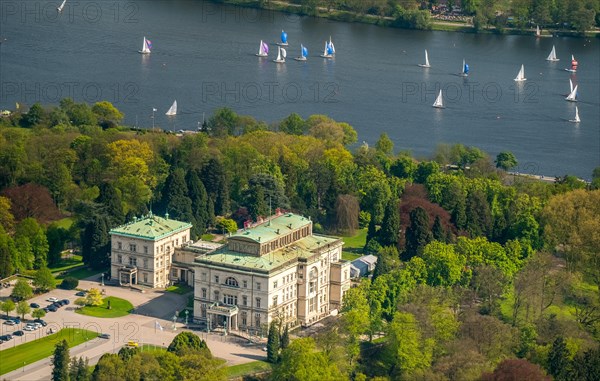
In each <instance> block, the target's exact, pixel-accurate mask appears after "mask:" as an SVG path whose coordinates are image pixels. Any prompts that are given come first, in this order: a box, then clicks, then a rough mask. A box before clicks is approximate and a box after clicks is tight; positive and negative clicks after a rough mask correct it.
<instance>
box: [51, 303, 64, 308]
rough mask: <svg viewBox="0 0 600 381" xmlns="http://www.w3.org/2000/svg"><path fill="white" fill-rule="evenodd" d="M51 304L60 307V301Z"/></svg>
mask: <svg viewBox="0 0 600 381" xmlns="http://www.w3.org/2000/svg"><path fill="white" fill-rule="evenodd" d="M52 305H53V306H54V307H56V308H60V307H62V304H60V302H54V303H52Z"/></svg>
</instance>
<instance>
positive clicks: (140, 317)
mask: <svg viewBox="0 0 600 381" xmlns="http://www.w3.org/2000/svg"><path fill="white" fill-rule="evenodd" d="M91 287H96V288H101V289H102V288H103V289H104V290H105V291H106V296H116V297H119V298H123V299H126V300H129V301H130V302H131V303H132V304H133V305H134V308H135V310H134V313H133V314H130V315H127V316H123V317H120V318H110V319H107V318H96V317H92V316H86V315H80V314H77V313H75V311H74V310H75V306H74V304H73V301H74V300H75V299H77V297H76V296H75V292H76V291H67V290H59V289H57V290H53V291H51V292H50V293H47V294H44V295H41V296H37V297H34V298H32V299H31V300H29V301H28V302H29V303H33V302H35V303H38V304H40V305H41V306H45V305H47V304H48V302H46V301H45V300H46V299H47V298H48V297H51V296H53V297H56V298H58V299H69V300H70V301H71V304H69V305H68V306H65V307H62V308H60V309H59V310H58V311H57V312H49V313H48V314H47V315H46V316H45V317H44V320H45V321H46V322H47V323H48V326H47V327H44V328H42V329H39V330H37V331H34V332H28V333H26V335H25V336H22V337H17V336H15V337H14V338H13V340H11V341H8V342H6V343H2V344H0V350H3V349H7V348H12V347H14V346H17V347H18V345H20V344H22V343H25V342H30V341H32V340H35V339H38V338H40V337H43V336H45V335H46V334H47V330H48V329H49V328H51V327H52V328H53V329H55V330H59V329H61V328H66V327H75V328H82V329H87V330H90V331H94V332H98V333H108V334H110V336H111V338H110V339H100V338H96V339H93V340H90V341H88V342H86V343H84V344H81V345H79V346H77V347H74V348H71V356H77V357H87V358H88V359H89V361H90V365H93V364H96V363H97V362H98V360H99V358H100V357H101V356H102V354H104V353H108V352H112V353H115V352H118V351H119V349H120V348H121V347H123V346H124V345H125V344H127V342H128V341H129V340H135V341H138V342H139V343H140V345H143V344H153V345H159V346H168V345H169V343H170V342H171V340H173V337H175V335H176V334H177V333H179V332H181V331H182V330H185V327H184V324H183V323H181V322H178V323H177V324H176V330H175V331H174V330H173V321H172V320H170V317H172V316H173V315H174V312H175V310H179V311H181V310H182V309H183V308H184V307H185V306H186V304H187V303H186V297H185V296H181V295H177V294H174V293H170V292H162V291H149V292H145V293H141V292H139V291H135V290H130V289H128V288H124V287H111V286H104V287H102V286H100V285H99V284H98V282H96V281H80V283H79V288H84V289H89V288H91ZM6 292H7V291H6V289H5V291H4V292H3V294H4V293H6ZM157 322H158V324H160V327H162V328H163V329H162V330H161V329H159V328H158V325H157V324H156V323H157ZM25 323H26V322H24V323H22V324H21V325H23V324H25ZM21 328H22V327H21ZM1 329H2V333H3V334H4V333H11V332H13V331H15V330H16V329H18V328H17V327H14V326H12V327H11V326H7V325H5V324H2V328H1ZM192 332H194V333H196V334H198V336H200V337H201V338H202V339H204V340H206V342H207V344H208V347H209V348H210V350H211V352H212V353H213V355H214V356H216V357H219V358H222V359H224V360H226V361H227V363H228V365H236V364H243V363H246V362H250V361H255V360H258V359H264V358H265V353H264V352H263V351H262V350H261V349H260V346H256V345H252V346H246V345H239V344H237V343H235V341H242V340H235V338H233V337H224V336H222V335H220V334H217V333H211V334H207V333H200V332H198V331H192ZM51 371H52V369H51V366H50V357H48V358H46V359H43V360H40V361H37V362H35V363H33V364H25V366H24V367H23V368H19V369H17V370H15V371H13V372H10V373H7V374H4V375H2V379H8V380H27V381H32V380H49V379H50V374H51Z"/></svg>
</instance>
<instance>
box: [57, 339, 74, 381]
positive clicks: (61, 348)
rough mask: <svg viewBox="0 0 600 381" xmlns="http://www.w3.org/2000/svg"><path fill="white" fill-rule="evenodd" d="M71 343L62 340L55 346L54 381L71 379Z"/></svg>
mask: <svg viewBox="0 0 600 381" xmlns="http://www.w3.org/2000/svg"><path fill="white" fill-rule="evenodd" d="M70 361H71V360H70V357H69V344H68V343H67V341H66V340H62V341H61V342H59V343H57V344H56V346H55V347H54V355H53V356H52V381H69V362H70Z"/></svg>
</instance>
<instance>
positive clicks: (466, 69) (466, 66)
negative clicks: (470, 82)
mask: <svg viewBox="0 0 600 381" xmlns="http://www.w3.org/2000/svg"><path fill="white" fill-rule="evenodd" d="M468 72H469V65H468V64H465V68H464V69H463V73H465V74H467V73H468Z"/></svg>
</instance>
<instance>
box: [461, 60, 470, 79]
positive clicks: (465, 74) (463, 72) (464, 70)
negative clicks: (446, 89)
mask: <svg viewBox="0 0 600 381" xmlns="http://www.w3.org/2000/svg"><path fill="white" fill-rule="evenodd" d="M458 75H460V76H461V77H468V76H469V65H467V64H466V63H465V60H464V59H463V64H462V69H461V72H460V73H458Z"/></svg>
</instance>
